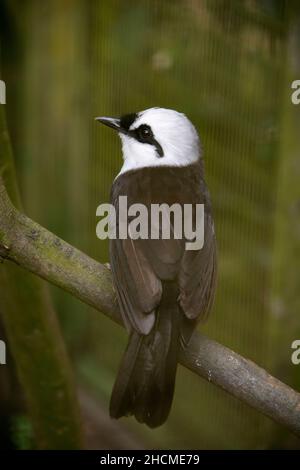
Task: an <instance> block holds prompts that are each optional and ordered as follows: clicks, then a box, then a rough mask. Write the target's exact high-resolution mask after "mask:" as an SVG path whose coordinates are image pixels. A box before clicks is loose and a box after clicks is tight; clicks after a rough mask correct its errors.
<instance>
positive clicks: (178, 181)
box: [95, 107, 217, 428]
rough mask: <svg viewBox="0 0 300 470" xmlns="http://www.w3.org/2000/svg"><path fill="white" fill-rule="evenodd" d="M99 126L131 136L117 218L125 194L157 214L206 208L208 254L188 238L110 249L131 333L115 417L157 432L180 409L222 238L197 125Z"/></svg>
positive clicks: (158, 114) (117, 185)
mask: <svg viewBox="0 0 300 470" xmlns="http://www.w3.org/2000/svg"><path fill="white" fill-rule="evenodd" d="M95 119H96V120H97V121H99V122H100V123H102V124H104V125H105V126H108V127H110V128H112V129H114V130H115V131H116V132H117V133H118V134H119V137H120V138H121V143H122V154H123V165H122V167H121V170H120V172H119V174H118V175H117V176H116V178H115V179H114V182H113V184H112V188H111V204H112V205H113V206H114V208H115V210H116V213H117V214H118V211H119V197H120V196H126V197H127V199H128V205H129V204H135V203H140V204H144V205H145V206H146V207H147V208H149V210H150V207H151V205H153V204H163V203H165V204H169V205H172V204H174V203H177V204H179V205H180V207H183V206H184V205H185V204H192V205H196V204H204V245H203V247H202V248H201V249H198V250H187V249H186V244H185V242H186V240H185V239H184V237H182V239H176V237H175V236H173V237H170V238H169V239H162V238H159V239H151V238H148V239H131V238H130V237H128V238H126V239H118V238H115V239H111V240H110V242H109V257H110V266H111V272H112V279H113V285H114V288H115V291H116V296H117V300H118V304H119V308H120V312H121V316H122V319H123V322H124V324H125V326H126V329H127V331H128V335H129V338H128V343H127V347H126V349H125V352H124V354H123V357H122V359H121V364H120V367H119V371H118V374H117V377H116V380H115V383H114V386H113V390H112V394H111V399H110V408H109V411H110V416H111V417H112V418H116V419H118V418H120V417H122V416H134V417H135V418H136V420H137V421H138V422H139V423H144V424H146V425H147V426H148V427H150V428H156V427H158V426H160V425H162V424H163V423H165V422H166V420H167V418H168V416H169V413H170V410H171V406H172V401H173V395H174V388H175V377H176V371H177V364H178V360H179V350H180V348H187V346H188V344H189V341H190V339H191V337H192V334H193V332H194V330H195V328H196V327H197V325H198V323H201V322H204V321H205V320H206V318H207V316H208V314H209V312H210V310H211V308H212V305H213V301H214V297H215V290H216V279H217V249H216V236H215V229H214V221H213V215H212V208H211V200H210V194H209V191H208V188H207V185H206V182H205V179H204V162H203V151H202V145H201V143H200V138H199V136H198V133H197V131H196V129H195V127H194V125H193V124H192V122H191V121H190V120H189V119H188V118H187V117H186V115H185V114H183V113H180V112H178V111H175V110H172V109H166V108H160V107H153V108H149V109H146V110H144V111H141V112H137V113H130V114H125V115H123V116H121V117H120V118H112V117H97V118H95ZM193 217H194V215H193ZM173 222H174V221H173ZM173 222H172V220H171V222H170V224H171V229H174V227H173V226H172V223H173ZM193 222H195V221H193ZM172 233H173V234H174V230H173V232H172Z"/></svg>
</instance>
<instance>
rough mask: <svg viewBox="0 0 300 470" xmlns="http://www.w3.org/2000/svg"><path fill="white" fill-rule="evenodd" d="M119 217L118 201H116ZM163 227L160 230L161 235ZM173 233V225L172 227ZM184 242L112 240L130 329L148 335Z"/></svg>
mask: <svg viewBox="0 0 300 470" xmlns="http://www.w3.org/2000/svg"><path fill="white" fill-rule="evenodd" d="M114 202H115V208H116V213H117V214H118V200H117V199H114ZM160 229H161V227H158V231H159V234H160V235H161V233H160ZM170 229H171V232H172V233H173V226H172V224H171V227H170ZM183 244H184V242H183V240H176V239H169V240H163V239H158V240H151V239H147V240H142V239H138V240H132V239H130V238H128V239H126V240H120V239H116V240H111V242H110V260H111V269H112V274H113V279H114V286H115V289H116V292H117V296H118V300H119V304H120V308H121V314H122V318H123V320H124V322H125V324H126V325H127V327H128V329H132V328H133V329H135V330H136V331H138V332H139V333H142V334H148V333H149V332H150V330H151V329H152V326H153V324H154V321H155V310H156V308H157V307H158V306H159V304H160V301H161V296H162V281H164V280H173V279H174V278H175V277H176V275H177V273H178V269H179V265H180V262H181V258H182V254H183Z"/></svg>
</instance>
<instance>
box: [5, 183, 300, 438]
mask: <svg viewBox="0 0 300 470" xmlns="http://www.w3.org/2000/svg"><path fill="white" fill-rule="evenodd" d="M0 258H2V259H3V260H4V259H7V260H11V261H13V262H15V263H17V264H18V265H20V266H21V267H23V268H25V269H26V270H28V271H31V272H32V273H34V274H36V275H38V276H40V277H42V278H43V279H46V280H47V281H49V282H51V283H52V284H55V285H56V286H58V287H61V288H62V289H64V290H66V291H68V292H70V293H71V294H73V295H74V296H75V297H77V298H78V299H80V300H82V301H83V302H85V303H87V304H88V305H91V306H92V307H94V308H96V309H97V310H99V311H100V312H102V313H104V314H105V315H107V316H109V317H110V318H111V319H112V320H114V321H116V322H118V323H120V324H122V321H121V317H120V314H119V310H118V305H117V300H116V296H115V293H114V291H113V286H112V281H111V274H110V271H109V269H108V268H107V267H106V266H104V265H101V264H100V263H98V262H96V261H95V260H93V259H92V258H90V257H88V256H87V255H85V254H84V253H82V252H81V251H79V250H77V249H76V248H74V247H73V246H71V245H69V244H68V243H66V242H64V241H63V240H61V239H60V238H58V237H57V236H56V235H54V234H53V233H50V232H49V231H47V230H46V229H45V228H43V227H41V226H40V225H38V224H37V223H35V222H33V221H32V220H30V219H29V218H28V217H26V216H25V215H24V214H21V213H20V212H18V211H17V210H16V209H15V208H14V207H13V206H12V204H11V202H10V200H9V197H8V195H7V192H6V190H5V187H4V184H3V183H2V184H1V179H0ZM180 363H181V364H182V365H183V366H184V367H187V368H188V369H190V370H191V371H192V372H194V373H196V374H197V375H199V376H201V377H203V378H205V379H206V380H208V381H210V382H212V383H214V384H215V385H218V386H219V387H221V388H222V389H223V390H226V391H227V392H229V393H230V394H231V395H233V396H235V397H236V398H239V399H240V400H242V401H243V402H245V403H247V404H248V405H250V406H252V407H253V408H255V409H256V410H257V411H260V412H261V413H263V414H265V415H266V416H268V417H270V418H271V419H273V420H274V421H276V422H278V423H280V424H282V425H284V426H286V427H287V428H288V429H289V430H290V431H292V432H294V433H295V434H296V435H298V436H300V394H299V393H298V392H296V391H295V390H293V389H292V388H290V387H288V386H287V385H285V384H283V383H282V382H280V381H279V380H277V379H276V378H275V377H273V376H271V375H270V374H268V373H267V372H266V371H265V370H264V369H262V368H260V367H259V366H257V365H256V364H254V363H253V362H252V361H250V360H248V359H245V358H243V357H242V356H240V355H239V354H237V353H235V352H234V351H232V350H230V349H228V348H226V347H225V346H222V345H221V344H219V343H217V342H216V341H213V340H211V339H209V338H207V337H206V336H204V335H202V334H200V333H197V334H194V336H193V338H192V340H191V342H190V344H189V346H188V348H187V349H186V350H181V352H180Z"/></svg>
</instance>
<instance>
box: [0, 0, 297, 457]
mask: <svg viewBox="0 0 300 470" xmlns="http://www.w3.org/2000/svg"><path fill="white" fill-rule="evenodd" d="M0 30H1V33H0V34H1V76H0V78H1V79H4V80H5V81H6V85H7V105H6V111H7V115H8V124H9V129H10V133H11V137H12V142H13V148H14V152H15V157H16V164H17V173H18V179H19V184H20V187H21V194H22V199H23V202H24V206H25V209H26V213H27V214H28V215H29V216H30V217H31V218H33V219H35V220H36V221H37V222H39V223H40V224H42V225H44V226H45V227H47V228H48V229H49V230H51V231H53V232H55V233H56V234H57V235H59V236H60V237H62V238H63V239H65V240H67V241H68V242H69V243H71V244H73V245H75V246H76V247H78V248H80V249H81V250H83V251H84V252H86V253H88V254H89V255H90V256H92V257H94V258H96V259H97V260H99V261H101V262H107V261H108V250H107V243H105V242H102V241H99V240H97V239H96V235H95V227H96V215H95V212H96V207H97V206H98V205H99V204H100V203H101V202H107V201H108V200H109V192H110V187H111V184H112V181H113V179H114V177H115V175H116V174H117V173H118V171H119V168H120V165H121V152H120V142H119V140H118V138H117V137H116V135H115V134H113V133H110V132H108V131H106V130H105V129H103V128H100V126H99V125H97V124H96V123H95V122H94V120H93V118H94V117H95V116H97V115H112V116H114V115H120V114H123V113H127V112H132V111H138V110H142V109H145V108H148V107H152V106H161V107H169V108H174V109H176V110H178V111H182V112H184V113H186V114H187V116H188V117H189V118H190V119H191V120H192V121H193V123H194V124H195V125H196V127H197V129H198V130H199V133H200V136H201V140H202V144H203V147H204V156H205V165H206V180H207V183H208V185H209V188H210V192H211V197H212V203H213V209H214V216H215V221H216V230H217V239H218V250H219V282H218V289H217V297H216V302H215V306H214V309H213V312H212V314H211V316H210V318H209V321H208V323H207V325H206V326H205V327H204V328H203V331H204V332H205V333H206V334H207V335H209V336H210V337H212V338H214V339H216V340H217V341H219V342H221V343H223V344H224V345H226V346H228V347H230V348H232V349H234V350H235V351H237V352H238V353H240V354H242V355H243V356H245V357H248V358H250V359H252V360H253V361H255V362H256V363H257V364H259V365H261V366H263V367H265V368H267V369H268V370H269V371H270V372H271V373H272V374H273V375H275V376H276V377H278V378H280V379H281V380H283V381H284V382H286V383H288V384H289V385H291V386H292V387H294V388H296V389H297V390H300V366H298V367H297V366H294V365H292V363H291V359H290V357H291V352H292V350H291V343H292V341H293V340H294V339H299V338H300V316H299V311H300V310H299V307H300V296H299V293H298V291H299V256H300V190H299V178H300V145H299V144H300V132H299V130H300V126H299V125H300V106H298V107H297V106H294V105H292V104H291V99H290V95H291V82H292V81H293V80H295V79H300V59H299V57H300V7H299V2H297V1H284V0H262V1H256V0H244V1H242V0H240V1H237V0H228V1H226V0H164V1H161V0H126V1H122V0H109V1H108V0H107V1H104V0H103V1H101V0H98V1H96V0H90V1H84V0H45V1H38V0H26V1H15V0H1V1H0ZM297 74H298V75H297ZM51 290H52V293H53V297H54V299H55V306H56V310H57V312H58V314H59V319H60V322H61V325H62V328H63V333H64V338H65V340H66V343H67V347H68V350H69V353H70V355H71V357H72V364H73V367H74V369H75V372H76V377H77V381H78V386H79V389H80V394H81V402H82V404H83V405H82V406H83V407H84V409H87V410H89V411H88V412H87V414H88V415H89V416H90V415H92V416H93V418H94V423H93V425H92V424H91V425H90V427H93V426H94V427H95V428H96V431H93V432H91V436H90V446H91V447H96V448H97V447H98V448H101V447H107V448H109V447H111V448H118V447H119V448H126V447H148V448H151V447H152V448H153V447H154V448H157V447H159V448H198V449H214V448H222V449H228V448H234V449H240V448H276V447H285V448H296V447H298V448H299V441H297V440H296V438H294V437H293V436H292V435H291V434H290V433H288V432H286V431H284V430H283V429H282V428H281V427H279V426H277V425H275V424H274V423H272V422H271V421H270V420H268V419H267V418H264V417H263V416H261V415H260V414H258V413H257V412H256V411H254V410H251V409H250V408H248V407H247V406H246V405H243V404H242V403H240V402H239V401H237V400H236V399H234V398H232V397H230V396H229V395H227V394H226V393H225V392H223V391H221V390H219V389H217V388H215V387H214V386H213V385H211V384H209V383H207V382H205V381H203V380H201V379H200V378H199V377H196V376H194V375H193V374H191V373H190V372H188V371H187V370H184V369H183V368H182V367H179V371H178V376H177V386H176V393H175V400H174V404H173V409H172V412H171V416H170V418H169V420H168V422H167V424H166V425H164V426H163V427H161V428H159V429H158V430H155V431H153V430H148V429H147V428H145V427H144V426H141V425H138V424H137V423H136V422H134V420H133V419H123V420H121V421H120V422H118V423H113V424H112V423H111V422H110V420H109V418H108V402H109V396H110V392H111V388H112V384H113V380H114V377H115V375H116V371H117V368H118V365H119V361H120V358H121V354H122V351H123V349H124V347H125V344H126V334H125V332H124V331H123V330H122V329H121V328H119V327H117V326H115V325H114V324H112V323H111V321H109V320H108V319H106V318H105V317H104V316H102V315H100V314H99V313H97V312H95V311H93V310H92V309H90V308H88V307H86V306H84V305H83V304H81V303H80V302H78V301H76V300H75V299H73V298H71V297H70V296H69V295H68V294H65V293H64V292H62V291H60V290H58V289H56V288H51ZM24 313H26V312H24ZM91 410H92V411H91ZM26 419H27V418H26V416H25V417H22V426H23V427H22V426H21V429H23V431H22V430H21V431H19V433H21V437H22V432H24V426H25V425H24V422H25V424H26ZM87 419H88V418H87ZM89 419H90V418H89ZM24 420H25V421H24ZM29 427H30V426H29ZM19 428H20V426H19ZM25 428H26V426H25ZM26 429H27V428H26ZM23 440H24V439H23ZM25 441H26V439H25ZM18 442H20V438H19V440H18ZM19 445H20V446H22V445H23V446H25V447H26V443H25V444H19Z"/></svg>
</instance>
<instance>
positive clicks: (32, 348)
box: [0, 106, 83, 449]
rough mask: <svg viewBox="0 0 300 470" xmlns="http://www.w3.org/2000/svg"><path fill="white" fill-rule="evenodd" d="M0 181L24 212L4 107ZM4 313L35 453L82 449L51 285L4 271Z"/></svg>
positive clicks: (8, 267)
mask: <svg viewBox="0 0 300 470" xmlns="http://www.w3.org/2000/svg"><path fill="white" fill-rule="evenodd" d="M0 175H2V185H3V188H4V183H5V188H7V190H8V192H9V194H10V198H11V199H12V201H13V202H14V204H15V205H16V206H18V207H20V206H21V202H20V197H19V192H18V187H17V183H16V177H15V169H14V161H13V155H12V151H11V146H10V142H9V135H8V132H7V128H6V123H5V116H4V109H3V106H0ZM0 177H1V176H0ZM5 194H7V193H6V189H5ZM7 197H8V196H7ZM1 202H3V201H2V200H1ZM5 218H6V217H4V219H5ZM1 219H2V217H1ZM0 240H1V241H0V244H1V245H2V247H6V246H7V243H9V241H8V239H7V236H6V234H4V233H1V235H0ZM4 250H5V248H4ZM2 252H3V250H2ZM0 310H1V314H2V317H3V321H4V325H5V330H6V333H7V336H8V340H9V343H10V347H11V351H12V354H13V356H14V360H15V363H16V366H17V371H18V376H19V379H20V382H21V385H22V387H23V389H24V392H25V396H26V401H27V404H28V409H29V412H30V415H31V418H32V423H33V427H34V431H35V436H36V445H37V447H38V448H41V449H79V448H81V447H82V445H83V444H82V435H81V423H80V417H79V409H78V404H77V398H76V395H75V386H74V382H73V378H72V373H71V367H70V362H69V359H68V357H67V353H66V350H65V346H64V342H63V339H62V336H61V332H60V329H59V325H58V322H57V319H56V315H55V312H54V310H53V306H52V303H51V301H50V297H49V292H48V289H47V285H46V284H45V283H44V282H42V281H41V280H40V279H38V278H37V277H35V276H33V275H31V274H30V273H28V272H25V271H23V270H21V269H19V268H18V267H17V266H13V264H9V263H7V264H5V265H0ZM6 367H9V364H8V365H7V366H6Z"/></svg>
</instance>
